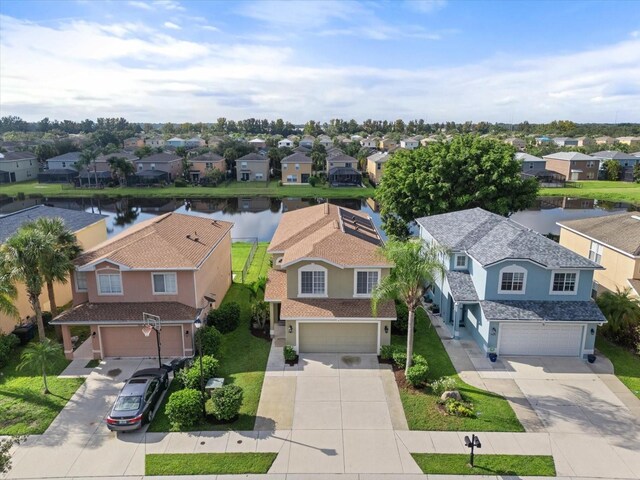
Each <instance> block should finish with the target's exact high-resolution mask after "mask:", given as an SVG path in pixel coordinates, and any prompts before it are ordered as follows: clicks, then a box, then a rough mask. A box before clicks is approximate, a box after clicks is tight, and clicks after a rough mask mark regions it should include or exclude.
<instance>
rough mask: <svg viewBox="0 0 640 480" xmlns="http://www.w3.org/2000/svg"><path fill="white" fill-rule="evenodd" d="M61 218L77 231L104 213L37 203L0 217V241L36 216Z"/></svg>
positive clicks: (72, 229) (100, 218)
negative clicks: (99, 213)
mask: <svg viewBox="0 0 640 480" xmlns="http://www.w3.org/2000/svg"><path fill="white" fill-rule="evenodd" d="M43 217H44V218H61V219H62V220H63V221H64V224H65V226H66V227H67V228H68V229H69V230H71V231H72V232H77V231H78V230H81V229H83V228H85V227H88V226H89V225H93V224H94V223H96V222H99V221H100V220H102V219H103V218H106V215H98V214H96V213H87V212H85V211H82V210H68V209H66V208H58V207H47V206H45V205H37V206H35V207H30V208H25V209H24V210H19V211H17V212H14V213H10V214H8V215H5V216H3V217H0V243H3V242H4V241H5V240H6V239H7V238H9V237H10V236H11V235H13V234H14V233H15V232H16V231H17V230H18V229H19V228H20V227H21V226H22V224H24V223H26V222H32V221H34V220H37V219H38V218H43Z"/></svg>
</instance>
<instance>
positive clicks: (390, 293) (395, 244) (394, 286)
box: [371, 239, 446, 372]
mask: <svg viewBox="0 0 640 480" xmlns="http://www.w3.org/2000/svg"><path fill="white" fill-rule="evenodd" d="M380 253H381V254H382V256H383V257H384V258H385V259H386V260H387V261H388V262H389V263H391V264H393V265H394V266H393V268H392V269H391V273H390V274H389V275H387V276H386V277H384V278H383V279H382V280H381V281H380V283H379V284H378V286H377V287H376V288H375V289H374V290H373V294H372V297H371V307H372V310H373V312H374V315H375V314H376V312H377V308H378V304H379V303H380V302H381V301H382V300H391V299H393V300H398V301H401V302H403V303H405V304H406V305H407V310H408V311H409V317H408V325H407V328H408V330H407V364H406V366H405V372H406V370H408V369H409V367H410V366H411V363H412V361H413V331H414V328H415V318H416V309H417V308H418V307H419V306H420V304H421V301H422V296H423V295H424V292H425V286H426V285H432V284H433V283H434V282H435V280H436V278H437V277H440V278H442V276H444V273H445V268H444V264H443V263H442V262H441V261H440V258H441V255H442V254H443V253H446V251H445V250H444V249H442V248H441V247H439V246H437V245H435V244H431V245H428V244H426V243H424V242H423V241H421V240H418V239H413V240H409V241H406V242H401V241H399V240H389V241H388V242H387V243H385V244H384V246H382V248H381V249H380Z"/></svg>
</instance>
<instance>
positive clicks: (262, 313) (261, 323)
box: [251, 302, 269, 330]
mask: <svg viewBox="0 0 640 480" xmlns="http://www.w3.org/2000/svg"><path fill="white" fill-rule="evenodd" d="M268 323H269V304H268V303H267V302H256V303H254V304H253V305H251V328H255V329H257V330H265V329H266V327H267V325H268Z"/></svg>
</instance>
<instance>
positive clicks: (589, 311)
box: [480, 300, 607, 322]
mask: <svg viewBox="0 0 640 480" xmlns="http://www.w3.org/2000/svg"><path fill="white" fill-rule="evenodd" d="M480 307H481V308H482V312H483V313H484V316H485V317H486V318H487V320H509V321H511V320H515V321H538V322H539V321H562V322H574V321H575V322H584V321H588V322H606V321H607V320H606V318H605V317H604V315H603V314H602V312H601V311H600V309H599V308H598V306H597V305H596V303H595V302H594V301H592V300H586V301H567V302H557V301H527V300H510V301H507V300H503V301H490V300H484V301H482V302H480Z"/></svg>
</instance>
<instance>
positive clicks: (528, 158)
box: [516, 152, 546, 162]
mask: <svg viewBox="0 0 640 480" xmlns="http://www.w3.org/2000/svg"><path fill="white" fill-rule="evenodd" d="M516 160H520V161H521V162H546V160H545V159H544V158H540V157H536V156H535V155H531V154H529V153H524V152H518V153H516Z"/></svg>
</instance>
